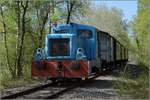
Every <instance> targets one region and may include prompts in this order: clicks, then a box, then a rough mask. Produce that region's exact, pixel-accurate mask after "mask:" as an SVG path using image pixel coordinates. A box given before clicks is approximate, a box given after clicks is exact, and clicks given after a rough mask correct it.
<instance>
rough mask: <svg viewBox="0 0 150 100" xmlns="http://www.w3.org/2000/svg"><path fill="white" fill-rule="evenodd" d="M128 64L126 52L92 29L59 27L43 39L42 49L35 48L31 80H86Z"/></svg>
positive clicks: (88, 27)
mask: <svg viewBox="0 0 150 100" xmlns="http://www.w3.org/2000/svg"><path fill="white" fill-rule="evenodd" d="M127 60H128V51H127V49H126V48H125V47H123V45H121V44H120V43H119V42H118V41H117V40H116V39H115V38H114V37H112V36H110V35H109V34H108V33H106V32H103V31H100V30H98V29H97V28H95V27H92V26H88V25H82V24H77V23H70V24H60V25H57V26H55V27H53V28H52V29H51V34H47V35H46V41H45V48H38V49H37V51H36V53H35V55H34V60H33V61H32V76H36V77H49V78H51V79H57V78H60V77H62V78H89V77H90V76H91V75H92V74H93V73H95V72H101V71H104V70H108V69H111V68H112V66H116V65H117V64H119V63H121V62H126V61H127Z"/></svg>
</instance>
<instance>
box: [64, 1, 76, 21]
mask: <svg viewBox="0 0 150 100" xmlns="http://www.w3.org/2000/svg"><path fill="white" fill-rule="evenodd" d="M74 3H75V2H73V1H72V2H71V1H70V2H69V1H67V11H68V16H67V21H66V23H67V24H69V23H70V17H71V13H72V10H73V6H74Z"/></svg>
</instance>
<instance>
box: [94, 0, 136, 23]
mask: <svg viewBox="0 0 150 100" xmlns="http://www.w3.org/2000/svg"><path fill="white" fill-rule="evenodd" d="M93 4H94V6H95V7H97V6H101V5H106V6H108V7H109V8H112V7H116V8H119V9H121V10H122V11H123V14H124V19H126V20H127V21H131V20H133V17H134V16H135V15H136V14H137V1H136V0H94V3H93Z"/></svg>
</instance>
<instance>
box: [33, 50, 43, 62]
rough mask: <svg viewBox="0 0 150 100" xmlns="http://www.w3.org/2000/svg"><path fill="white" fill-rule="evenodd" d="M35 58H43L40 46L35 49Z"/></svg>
mask: <svg viewBox="0 0 150 100" xmlns="http://www.w3.org/2000/svg"><path fill="white" fill-rule="evenodd" d="M34 58H35V60H37V61H39V60H42V59H43V58H44V54H43V50H42V49H41V48H38V49H37V51H36V54H35V56H34Z"/></svg>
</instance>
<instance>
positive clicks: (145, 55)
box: [132, 0, 150, 66]
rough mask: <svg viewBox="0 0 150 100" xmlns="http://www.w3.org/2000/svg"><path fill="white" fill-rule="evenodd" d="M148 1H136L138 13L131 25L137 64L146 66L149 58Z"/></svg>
mask: <svg viewBox="0 0 150 100" xmlns="http://www.w3.org/2000/svg"><path fill="white" fill-rule="evenodd" d="M149 7H150V1H149V0H139V1H138V14H137V16H136V17H135V19H134V21H133V23H132V26H133V31H134V33H135V34H134V37H135V38H134V39H135V40H136V41H135V43H136V46H137V54H138V55H137V56H138V62H139V64H142V65H145V66H148V63H149V59H150V39H149V38H150V33H149V32H150V8H149Z"/></svg>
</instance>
